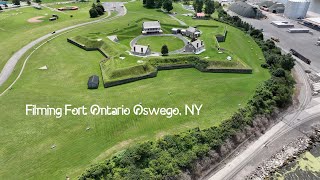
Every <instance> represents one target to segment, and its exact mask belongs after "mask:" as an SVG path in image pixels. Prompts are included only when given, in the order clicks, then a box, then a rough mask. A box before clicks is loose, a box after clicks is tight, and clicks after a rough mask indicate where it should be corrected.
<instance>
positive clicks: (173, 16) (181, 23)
mask: <svg viewBox="0 0 320 180" xmlns="http://www.w3.org/2000/svg"><path fill="white" fill-rule="evenodd" d="M161 11H163V12H164V13H167V12H166V11H165V10H163V9H161ZM167 14H168V16H170V17H171V18H172V19H174V20H176V21H178V22H179V23H180V25H182V26H188V25H187V24H186V23H185V22H183V21H181V20H180V19H178V18H176V17H175V15H173V14H169V13H167Z"/></svg>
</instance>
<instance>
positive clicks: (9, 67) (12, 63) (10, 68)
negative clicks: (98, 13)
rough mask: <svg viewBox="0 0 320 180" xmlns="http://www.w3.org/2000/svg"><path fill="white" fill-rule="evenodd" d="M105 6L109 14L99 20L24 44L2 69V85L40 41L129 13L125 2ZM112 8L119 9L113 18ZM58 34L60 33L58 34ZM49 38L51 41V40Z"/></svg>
mask: <svg viewBox="0 0 320 180" xmlns="http://www.w3.org/2000/svg"><path fill="white" fill-rule="evenodd" d="M103 6H104V7H105V9H106V11H107V12H108V15H107V16H106V17H104V18H101V19H98V20H94V21H90V22H85V23H81V24H77V25H73V26H69V27H66V28H63V29H60V30H57V31H55V33H50V34H46V35H44V36H42V37H40V38H38V39H36V40H34V41H32V42H30V43H29V44H27V45H26V46H24V47H23V48H21V49H20V50H18V51H16V52H15V53H14V54H13V55H12V57H11V58H10V59H9V60H8V62H7V63H6V65H5V66H4V68H3V69H2V71H1V73H0V86H2V85H3V84H4V83H5V82H6V81H7V79H8V78H9V77H10V75H11V74H12V72H13V71H14V68H15V66H16V64H17V63H18V61H19V60H20V59H21V57H22V56H23V55H24V54H25V53H26V52H27V51H29V50H30V49H32V48H34V47H35V46H36V45H37V44H39V43H40V42H42V41H44V40H46V39H48V38H50V37H52V38H51V39H54V38H56V37H58V36H60V35H62V34H64V33H68V32H70V31H72V30H74V29H75V28H79V27H82V26H86V25H89V24H94V23H99V22H104V21H110V20H114V19H116V18H118V17H121V16H124V15H125V14H126V13H127V9H126V8H125V7H124V3H122V2H113V3H109V2H106V3H103ZM111 9H114V11H117V12H118V14H117V15H116V16H114V17H112V18H109V17H110V15H111ZM56 34H58V35H56ZM51 39H49V41H50V40H51ZM46 43H47V41H45V42H43V43H42V44H40V45H39V46H37V47H36V48H34V50H33V51H32V52H31V53H30V54H29V56H28V57H27V58H26V59H25V61H24V64H23V66H22V69H21V71H20V73H19V75H18V77H17V78H16V79H15V81H14V82H13V83H12V84H11V85H10V86H9V87H8V88H7V89H6V90H5V91H4V92H2V93H1V94H0V96H2V95H3V94H4V93H6V92H7V91H8V90H9V89H11V87H12V86H13V85H14V84H15V83H16V81H17V80H18V79H19V78H20V76H21V74H22V72H23V70H24V67H25V65H26V63H27V61H28V59H29V58H30V56H31V55H32V54H33V53H34V52H35V51H36V50H37V49H39V48H40V47H41V46H43V45H44V44H46Z"/></svg>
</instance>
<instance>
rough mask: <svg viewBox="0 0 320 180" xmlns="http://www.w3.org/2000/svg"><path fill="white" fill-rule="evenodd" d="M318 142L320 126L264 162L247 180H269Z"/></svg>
mask: <svg viewBox="0 0 320 180" xmlns="http://www.w3.org/2000/svg"><path fill="white" fill-rule="evenodd" d="M317 142H320V126H318V127H316V128H315V131H314V132H312V133H310V134H309V135H308V136H304V137H299V138H297V139H296V140H295V141H292V142H290V143H289V144H287V145H285V146H283V148H282V149H281V150H280V151H279V152H277V153H276V154H275V155H273V156H272V157H271V158H270V159H268V160H266V161H264V162H263V163H262V164H261V165H260V166H258V167H257V168H256V170H255V171H253V172H252V173H251V174H250V175H248V176H247V177H246V179H253V180H260V179H267V178H268V177H270V176H271V175H272V174H273V173H275V172H276V170H277V169H279V168H281V167H283V166H285V165H287V164H288V163H290V162H292V161H294V160H295V159H297V157H298V156H299V155H300V154H302V153H304V152H306V151H307V150H309V149H311V148H312V147H313V146H314V144H315V143H317Z"/></svg>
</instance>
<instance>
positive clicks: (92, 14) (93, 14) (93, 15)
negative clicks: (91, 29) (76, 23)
mask: <svg viewBox="0 0 320 180" xmlns="http://www.w3.org/2000/svg"><path fill="white" fill-rule="evenodd" d="M89 14H90V18H96V17H98V16H99V13H98V11H97V10H96V8H91V9H90V10H89Z"/></svg>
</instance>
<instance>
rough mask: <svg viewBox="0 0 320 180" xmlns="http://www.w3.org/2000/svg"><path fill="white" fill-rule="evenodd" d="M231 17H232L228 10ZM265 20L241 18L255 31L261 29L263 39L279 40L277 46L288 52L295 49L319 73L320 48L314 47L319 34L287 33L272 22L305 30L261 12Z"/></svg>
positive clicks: (312, 32)
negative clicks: (280, 22)
mask: <svg viewBox="0 0 320 180" xmlns="http://www.w3.org/2000/svg"><path fill="white" fill-rule="evenodd" d="M228 13H230V14H231V15H234V13H233V12H231V11H230V10H229V11H228ZM263 13H264V14H265V15H266V16H267V19H261V20H257V19H250V18H244V17H241V18H242V19H243V20H244V21H246V22H248V23H250V24H252V25H253V26H254V27H255V28H257V29H263V33H264V36H265V38H271V37H275V38H278V39H279V40H280V42H277V45H278V46H279V47H281V48H282V49H284V50H285V51H287V52H289V49H295V50H296V51H298V52H299V53H301V54H302V55H303V56H305V57H306V58H309V59H310V60H311V67H310V68H311V69H313V70H315V71H317V72H320V46H316V45H315V43H316V42H317V39H318V38H319V37H320V32H319V31H316V30H313V29H310V31H311V33H289V32H287V30H288V28H277V27H276V26H274V25H272V24H271V22H272V21H288V22H290V23H292V24H294V26H295V27H294V28H307V27H305V26H303V25H301V24H299V23H298V22H297V21H294V20H290V19H287V18H285V17H283V16H282V15H280V14H273V13H268V12H263Z"/></svg>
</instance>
